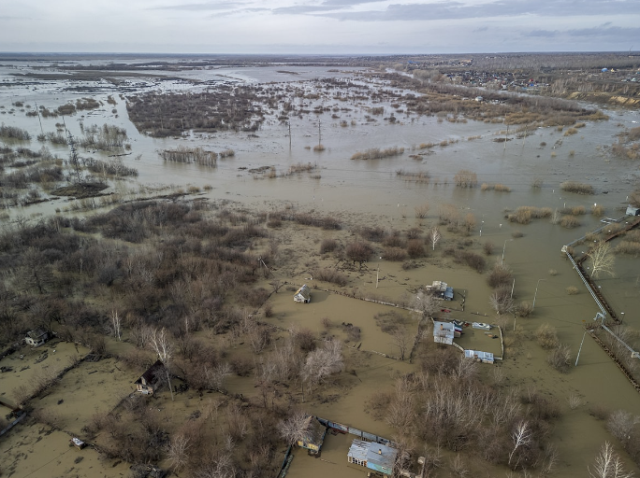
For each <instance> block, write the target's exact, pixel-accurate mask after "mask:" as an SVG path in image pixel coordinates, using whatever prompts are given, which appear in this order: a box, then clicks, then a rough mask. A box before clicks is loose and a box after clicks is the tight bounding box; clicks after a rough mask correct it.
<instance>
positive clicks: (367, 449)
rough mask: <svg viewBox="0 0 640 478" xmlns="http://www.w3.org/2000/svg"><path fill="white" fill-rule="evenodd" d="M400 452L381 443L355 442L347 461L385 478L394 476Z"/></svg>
mask: <svg viewBox="0 0 640 478" xmlns="http://www.w3.org/2000/svg"><path fill="white" fill-rule="evenodd" d="M397 456H398V450H396V449H395V448H391V447H390V446H387V445H382V444H381V443H373V442H366V441H362V440H353V443H352V444H351V448H349V453H348V455H347V460H348V462H349V463H354V464H356V465H360V466H364V467H366V468H369V469H370V470H374V471H377V472H378V473H382V474H383V475H385V476H391V475H393V468H394V466H395V463H396V457H397Z"/></svg>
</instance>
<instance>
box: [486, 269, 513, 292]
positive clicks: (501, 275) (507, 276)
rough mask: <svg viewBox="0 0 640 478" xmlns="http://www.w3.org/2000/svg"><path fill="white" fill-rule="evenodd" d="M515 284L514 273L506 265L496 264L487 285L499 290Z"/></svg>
mask: <svg viewBox="0 0 640 478" xmlns="http://www.w3.org/2000/svg"><path fill="white" fill-rule="evenodd" d="M512 282H513V273H512V272H511V269H509V268H508V267H507V266H506V265H505V264H502V263H499V262H498V263H496V264H495V265H494V266H493V269H492V270H491V273H490V274H489V277H487V283H488V284H489V287H491V288H492V289H497V288H499V287H503V286H511V283H512Z"/></svg>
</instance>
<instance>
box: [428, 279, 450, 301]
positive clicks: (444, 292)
mask: <svg viewBox="0 0 640 478" xmlns="http://www.w3.org/2000/svg"><path fill="white" fill-rule="evenodd" d="M427 291H428V292H431V293H432V294H434V295H435V296H436V297H439V298H440V299H444V300H453V287H449V286H448V285H447V283H446V282H442V281H440V280H434V281H433V284H431V285H428V286H427Z"/></svg>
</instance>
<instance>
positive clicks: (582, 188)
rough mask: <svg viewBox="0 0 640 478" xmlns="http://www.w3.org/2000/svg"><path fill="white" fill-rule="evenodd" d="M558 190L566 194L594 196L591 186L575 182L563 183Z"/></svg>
mask: <svg viewBox="0 0 640 478" xmlns="http://www.w3.org/2000/svg"><path fill="white" fill-rule="evenodd" d="M560 189H562V190H563V191H566V192H568V193H576V194H595V190H594V189H593V186H591V185H590V184H585V183H579V182H577V181H565V182H563V183H561V184H560Z"/></svg>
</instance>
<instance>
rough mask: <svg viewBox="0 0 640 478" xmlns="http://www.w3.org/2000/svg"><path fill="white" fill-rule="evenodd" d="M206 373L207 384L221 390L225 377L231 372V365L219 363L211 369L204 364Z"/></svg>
mask: <svg viewBox="0 0 640 478" xmlns="http://www.w3.org/2000/svg"><path fill="white" fill-rule="evenodd" d="M204 367H205V369H204V373H205V375H206V377H207V385H208V386H209V387H210V388H213V389H216V390H220V389H222V383H223V382H224V379H225V377H227V376H228V375H230V374H231V366H230V365H229V364H228V363H227V362H224V363H221V364H218V365H217V366H216V367H214V368H212V369H210V368H207V366H206V365H205V366H204Z"/></svg>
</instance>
